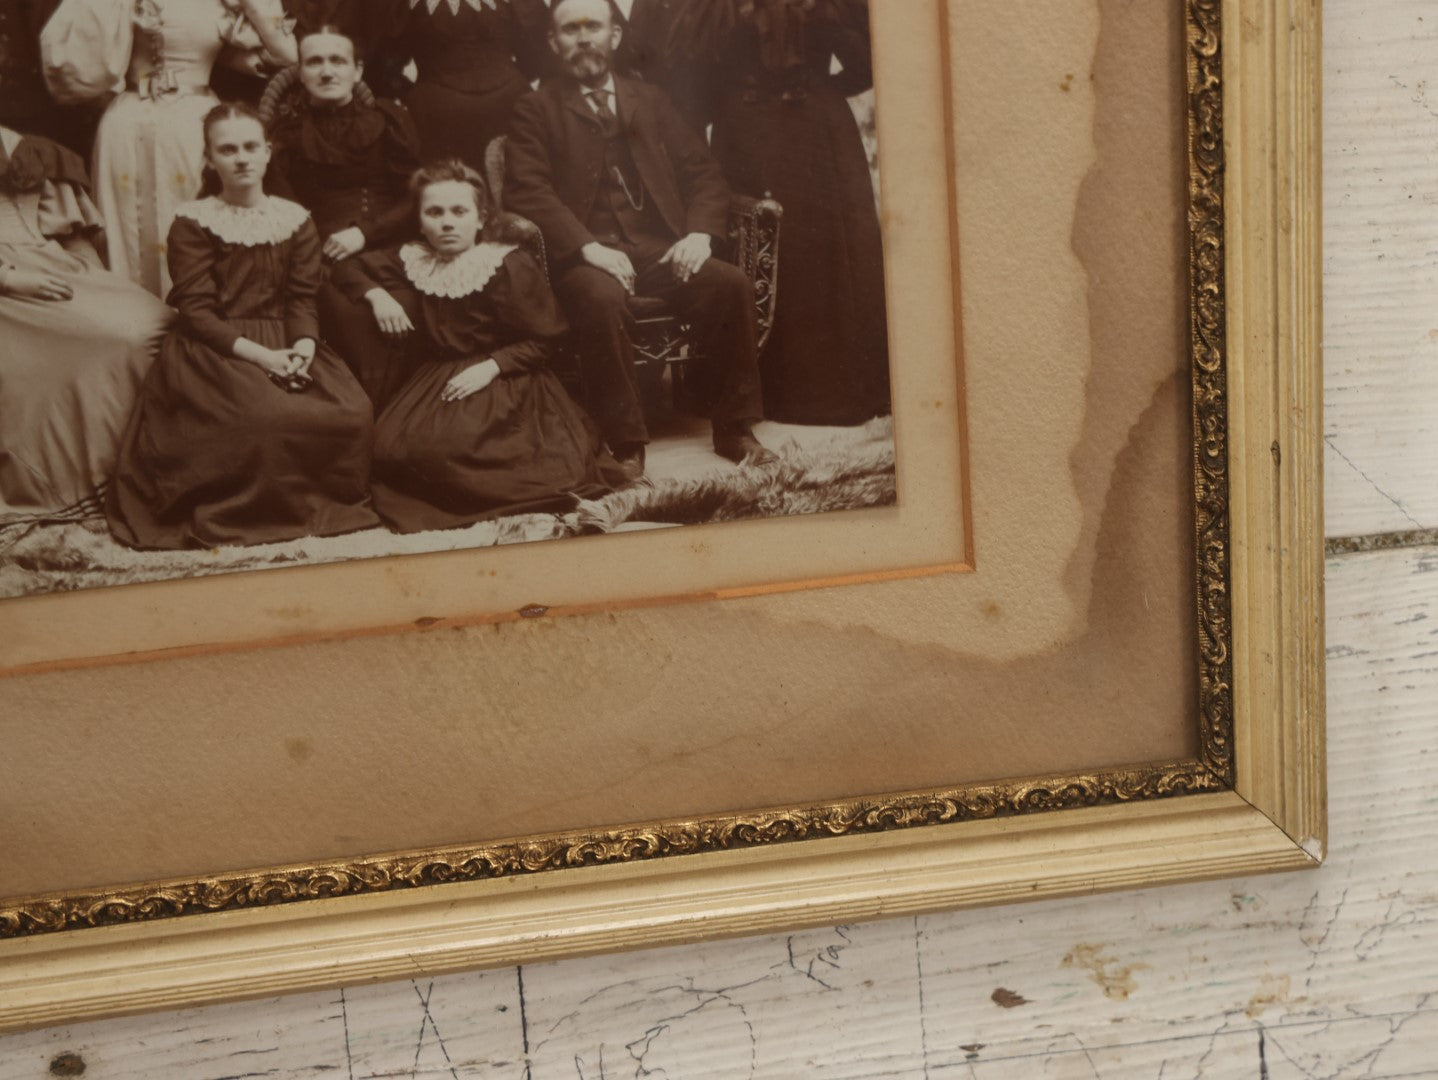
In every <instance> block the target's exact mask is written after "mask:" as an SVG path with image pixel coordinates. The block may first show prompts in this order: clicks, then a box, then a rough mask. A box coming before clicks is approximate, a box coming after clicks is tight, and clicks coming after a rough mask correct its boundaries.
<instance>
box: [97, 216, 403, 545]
mask: <svg viewBox="0 0 1438 1080" xmlns="http://www.w3.org/2000/svg"><path fill="white" fill-rule="evenodd" d="M168 258H169V263H170V272H171V274H172V275H173V277H174V281H175V285H174V288H173V289H172V290H171V291H170V297H169V299H170V304H171V305H172V306H174V307H175V308H176V309H177V310H178V311H179V314H180V326H179V327H178V328H176V329H175V330H173V331H171V332H170V334H169V335H168V336H167V337H166V338H165V342H164V344H163V345H162V346H161V348H160V355H159V358H158V359H157V360H156V362H155V365H154V367H152V368H151V369H150V374H149V376H148V377H147V378H146V380H145V385H144V387H143V388H142V390H141V392H140V403H139V406H138V407H137V408H136V410H135V412H134V414H133V415H132V416H131V419H130V425H129V428H128V429H127V431H126V433H125V439H124V443H123V445H122V448H121V452H120V463H119V465H118V467H117V468H116V471H115V479H114V483H113V484H112V485H111V487H110V495H109V499H108V502H107V505H106V514H107V516H108V517H109V520H110V527H111V529H112V531H113V532H114V533H115V535H116V536H117V537H119V539H121V540H122V541H124V542H125V543H127V544H130V545H132V546H134V547H140V548H186V547H211V546H217V545H227V544H258V543H268V542H272V541H279V540H293V539H297V538H299V537H302V536H332V535H336V534H339V533H346V532H352V531H354V530H356V529H364V528H368V527H371V526H374V525H377V524H379V521H378V519H377V518H376V517H375V514H374V511H373V510H372V509H371V508H370V505H369V499H368V496H367V493H366V484H367V481H368V478H369V467H370V452H371V441H372V438H373V416H372V414H371V411H370V406H369V401H368V400H367V399H366V398H365V396H364V393H363V391H361V390H360V388H359V385H358V384H357V383H356V382H355V380H354V377H353V376H352V375H351V374H350V373H349V369H348V368H346V367H345V365H344V363H343V362H342V361H341V360H340V359H339V357H337V356H336V355H335V354H334V353H333V352H332V351H331V350H329V349H327V348H325V347H324V346H321V347H320V348H319V351H318V352H317V353H316V355H315V359H314V363H313V365H312V366H311V368H310V374H311V376H312V377H313V379H314V382H313V385H311V386H310V387H309V388H308V389H306V390H303V391H299V392H291V391H287V390H284V389H282V388H280V387H278V386H276V385H275V383H273V382H272V381H271V380H270V378H269V376H268V375H267V374H266V373H265V372H264V371H263V370H261V369H260V368H259V367H258V366H257V365H255V364H251V363H249V362H247V361H244V360H240V359H237V358H236V357H235V356H234V355H233V349H234V345H235V342H236V341H237V340H238V339H239V338H241V337H244V338H248V339H249V340H251V341H254V342H257V343H259V344H261V345H264V346H266V347H268V348H272V349H279V348H285V347H287V346H289V345H291V344H293V343H294V342H295V341H297V340H299V339H301V338H306V337H310V338H317V337H318V326H317V320H316V318H315V291H316V289H317V288H318V287H319V281H320V241H319V235H318V234H317V233H316V231H315V227H314V223H313V222H312V221H311V220H310V218H309V215H308V214H306V213H305V212H304V210H303V208H301V207H299V206H297V205H296V204H294V203H291V202H288V201H286V200H283V199H277V198H273V197H271V198H269V199H267V200H266V202H265V204H264V206H263V207H262V208H259V209H256V210H250V211H243V210H238V209H237V208H233V207H226V206H225V204H223V203H221V202H220V200H218V199H214V198H211V199H201V200H199V201H198V202H194V203H188V204H186V205H185V206H183V207H181V209H180V211H179V215H178V216H177V217H176V219H175V222H174V224H173V225H172V226H171V228H170V234H169V241H168Z"/></svg>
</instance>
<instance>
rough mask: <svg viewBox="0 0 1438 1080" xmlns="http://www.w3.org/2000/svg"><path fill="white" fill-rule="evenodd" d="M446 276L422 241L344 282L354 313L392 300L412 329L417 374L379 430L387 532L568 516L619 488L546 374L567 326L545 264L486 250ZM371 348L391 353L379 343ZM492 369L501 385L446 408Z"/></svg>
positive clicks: (379, 503) (348, 273) (592, 436)
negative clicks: (458, 391) (377, 297)
mask: <svg viewBox="0 0 1438 1080" xmlns="http://www.w3.org/2000/svg"><path fill="white" fill-rule="evenodd" d="M462 260H466V261H462ZM451 266H452V269H451V268H447V267H445V266H444V265H443V264H440V263H438V261H437V260H434V257H433V256H432V255H431V254H430V251H429V249H428V248H427V247H426V246H425V245H423V244H419V243H415V244H408V245H405V247H403V248H401V249H397V250H391V251H383V252H369V253H366V254H364V255H360V256H357V257H355V258H353V259H347V260H346V261H345V262H344V263H343V264H342V265H341V266H340V268H339V270H338V271H336V274H335V281H336V284H338V285H340V286H341V287H342V288H343V289H344V290H345V292H346V293H347V294H348V295H349V296H351V297H352V298H353V299H354V300H356V301H358V300H359V299H360V298H361V297H363V296H364V294H365V293H367V292H369V291H370V290H371V289H374V288H382V289H384V290H385V291H386V292H388V293H389V294H390V295H391V296H393V297H394V298H395V299H396V300H397V301H398V302H399V303H400V304H401V305H402V306H403V307H404V308H405V310H406V311H407V312H408V313H409V316H410V320H411V321H412V322H413V323H414V325H415V328H416V332H415V333H414V334H412V335H410V339H409V340H408V341H407V342H406V345H405V353H406V355H407V356H408V358H409V359H410V361H411V363H412V365H413V368H412V374H411V375H410V377H409V380H408V381H407V382H406V383H405V385H404V386H403V387H402V388H401V389H400V391H399V392H398V393H397V394H396V395H395V397H394V400H393V401H391V402H390V404H389V406H388V407H387V408H386V409H385V410H384V412H383V413H381V414H380V417H379V420H378V421H377V422H376V424H375V462H374V477H373V480H372V487H373V491H374V505H375V509H376V510H378V511H379V513H380V516H381V517H383V518H384V520H385V523H386V524H387V525H389V526H390V527H391V528H392V529H395V530H396V531H398V532H420V531H422V530H426V529H449V528H455V527H458V526H462V525H469V524H472V523H474V522H476V521H483V520H486V519H489V518H496V517H502V516H506V515H509V514H519V513H537V512H555V511H561V510H566V509H569V508H571V507H573V506H574V505H575V502H576V497H581V498H594V497H595V496H598V495H601V494H603V493H604V492H606V491H608V490H610V488H611V486H613V485H614V484H616V483H618V482H621V481H622V475H621V474H620V473H619V472H618V467H617V466H616V465H615V464H614V462H613V459H611V458H610V457H609V456H608V454H607V453H605V452H604V451H603V449H602V447H601V444H600V439H599V435H598V432H597V430H596V429H595V427H594V425H593V423H592V421H590V419H589V417H588V416H586V415H585V413H584V411H583V410H582V409H580V407H579V406H578V405H576V404H575V403H574V401H573V400H572V399H571V398H570V397H569V395H568V394H567V393H566V392H565V390H564V387H563V386H561V385H560V383H559V380H558V379H557V378H556V377H555V376H554V374H553V373H552V372H551V371H550V370H549V368H548V367H547V365H546V363H545V358H546V355H547V351H548V350H547V347H546V345H545V344H544V341H545V339H548V338H552V337H554V336H556V335H557V334H559V333H561V332H563V330H564V329H565V325H564V320H563V316H561V315H560V312H559V306H558V303H557V302H556V301H555V299H554V294H553V293H552V292H551V291H550V289H549V286H548V284H547V283H546V282H545V280H544V273H543V271H541V270H540V268H539V265H538V264H537V263H536V262H535V261H534V260H533V259H532V258H531V257H530V256H529V255H527V254H525V253H524V252H523V251H520V250H518V249H514V248H510V247H508V246H507V245H498V244H480V245H478V246H477V247H475V248H472V249H471V250H470V252H468V253H466V254H465V255H462V256H459V257H458V258H456V259H455V260H453V261H452V264H451ZM436 270H438V273H433V271H436ZM373 347H374V348H376V349H389V348H392V347H391V346H388V345H387V344H385V343H384V342H383V341H382V340H381V339H380V338H379V335H378V332H377V331H376V334H375V338H374V345H373ZM486 359H493V360H494V361H495V362H496V363H497V364H498V365H499V369H500V375H499V377H498V378H496V379H495V380H494V381H493V382H492V383H490V384H489V386H487V387H486V388H485V389H483V390H480V391H478V392H477V393H474V394H471V395H470V396H469V397H467V398H464V399H462V400H460V401H456V402H446V401H443V400H441V397H440V394H441V391H442V390H443V389H444V386H445V384H446V383H447V382H449V380H450V379H452V378H454V376H455V375H457V374H459V373H460V372H461V371H464V370H465V369H466V368H468V367H471V366H473V365H474V364H477V363H480V362H482V361H484V360H486Z"/></svg>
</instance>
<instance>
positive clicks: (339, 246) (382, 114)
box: [265, 23, 419, 410]
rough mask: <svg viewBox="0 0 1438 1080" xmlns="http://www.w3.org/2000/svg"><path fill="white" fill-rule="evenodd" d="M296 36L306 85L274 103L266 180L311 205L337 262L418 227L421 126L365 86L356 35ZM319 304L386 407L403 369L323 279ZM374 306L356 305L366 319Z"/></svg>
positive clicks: (328, 336)
mask: <svg viewBox="0 0 1438 1080" xmlns="http://www.w3.org/2000/svg"><path fill="white" fill-rule="evenodd" d="M298 37H299V54H300V63H299V69H298V70H299V83H300V92H299V93H296V94H294V95H293V96H290V97H288V100H284V101H280V102H277V103H275V105H274V108H275V112H276V116H275V118H274V120H273V121H272V122H271V124H270V135H271V139H272V140H273V142H274V148H275V149H274V158H273V160H271V162H270V168H269V172H268V173H267V174H266V180H265V186H266V188H267V189H268V190H269V192H270V193H271V194H272V195H279V196H281V197H282V198H286V199H291V200H293V201H295V202H297V203H299V204H300V205H301V206H303V207H304V208H305V209H307V210H308V211H309V212H310V213H311V214H312V215H314V219H315V224H316V226H318V228H319V232H320V237H321V239H322V242H323V245H324V246H323V253H324V257H325V260H326V262H327V263H328V264H329V265H331V266H333V265H334V264H336V263H338V262H340V261H341V260H343V259H347V258H349V257H350V256H352V255H356V254H358V253H359V252H361V251H371V250H375V249H377V248H382V247H386V246H389V245H392V244H397V243H399V242H400V241H401V240H404V239H406V238H408V237H410V236H412V235H413V234H414V231H415V228H414V208H413V206H412V205H411V202H410V195H409V178H410V177H411V176H412V175H413V174H414V171H415V169H417V168H419V134H418V133H417V132H416V131H415V128H414V123H413V121H411V120H410V117H409V113H408V112H407V111H406V110H405V107H404V106H403V105H399V104H396V103H395V102H392V101H386V100H384V99H376V98H373V97H372V96H371V95H369V94H368V93H364V94H363V95H361V94H360V93H359V92H358V91H360V90H362V89H363V86H362V84H361V82H360V77H361V75H362V74H363V72H364V66H363V62H362V61H360V60H359V59H358V56H357V54H356V51H355V50H356V45H355V42H354V39H353V38H351V37H350V36H349V35H348V34H346V33H343V32H342V31H341V30H340V29H339V28H338V27H337V26H334V25H332V24H328V23H325V24H321V25H320V26H318V27H316V28H314V29H312V30H308V31H305V30H301V31H300V32H299V35H298ZM282 96H283V95H282ZM319 313H320V324H321V326H323V327H324V330H325V340H326V341H327V342H328V343H329V344H330V345H332V346H333V347H334V348H335V351H337V352H338V353H339V354H340V356H342V357H344V359H345V361H346V362H347V363H349V364H350V366H351V370H353V371H354V373H355V377H356V378H358V379H359V381H360V385H361V386H362V387H364V391H365V393H366V394H368V395H369V399H370V401H371V402H373V404H374V407H375V409H376V410H379V409H381V408H383V407H384V405H385V404H386V403H387V402H388V401H389V399H390V397H391V396H392V395H393V394H394V391H395V390H397V389H398V388H399V383H398V382H396V380H395V376H396V374H398V373H397V371H396V369H395V368H394V367H393V366H386V367H381V368H371V367H368V366H366V361H367V360H368V359H369V358H370V353H369V351H368V350H366V349H365V348H364V347H363V341H362V340H361V341H356V339H355V333H356V314H357V313H356V312H355V311H354V310H353V305H351V304H350V303H349V302H348V301H347V300H345V298H344V297H343V296H342V295H341V294H340V293H339V292H338V291H337V290H336V289H335V287H334V285H333V284H330V283H326V284H325V285H324V286H322V287H321V289H320V293H319ZM368 314H369V313H368V312H361V313H358V315H359V320H360V321H367V319H368ZM362 329H363V328H361V330H362Z"/></svg>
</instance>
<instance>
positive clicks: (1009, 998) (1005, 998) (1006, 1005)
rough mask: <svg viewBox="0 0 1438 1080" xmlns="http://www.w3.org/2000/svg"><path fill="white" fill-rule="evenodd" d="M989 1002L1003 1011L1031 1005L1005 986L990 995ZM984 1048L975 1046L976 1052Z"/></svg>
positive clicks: (978, 1045) (1024, 998)
mask: <svg viewBox="0 0 1438 1080" xmlns="http://www.w3.org/2000/svg"><path fill="white" fill-rule="evenodd" d="M989 1000H990V1001H992V1002H993V1003H994V1004H995V1005H997V1006H998V1007H999V1008H1001V1009H1017V1008H1018V1007H1019V1006H1020V1005H1027V1004H1028V1003H1029V999H1028V998H1026V997H1024V996H1023V994H1016V993H1014V991H1012V990H1010V989H1008V988H1007V987H1003V986H1000V987H998V988H997V989H996V990H995V991H994V992H993V993H992V994H990V995H989ZM982 1047H983V1043H978V1044H976V1045H975V1047H974V1051H975V1052H977V1051H978V1050H979V1049H981V1048H982ZM963 1049H965V1050H967V1049H968V1047H963Z"/></svg>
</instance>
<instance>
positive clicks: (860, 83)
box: [829, 0, 874, 97]
mask: <svg viewBox="0 0 1438 1080" xmlns="http://www.w3.org/2000/svg"><path fill="white" fill-rule="evenodd" d="M836 2H837V3H838V11H837V14H836V15H834V16H833V18H832V19H831V21H830V23H829V33H830V40H831V44H832V47H833V50H834V55H835V56H837V57H838V58H839V63H840V64H841V65H842V66H843V68H844V70H843V71H841V72H839V74H837V75H831V76H830V78H831V79H832V80H833V84H834V86H835V88H836V89H838V91H839V93H841V94H843V95H844V96H845V97H853V96H854V95H855V94H862V93H863V92H864V91H865V90H868V89H869V88H870V87H872V86H873V85H874V59H873V44H872V41H871V40H870V36H869V0H836Z"/></svg>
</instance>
